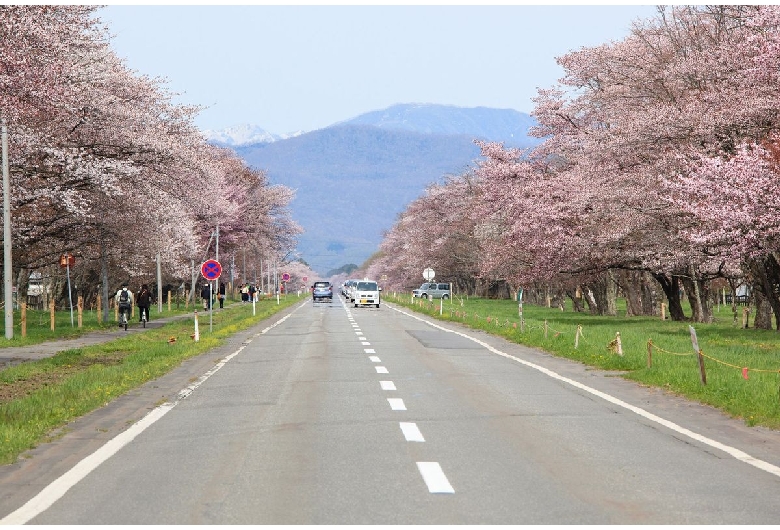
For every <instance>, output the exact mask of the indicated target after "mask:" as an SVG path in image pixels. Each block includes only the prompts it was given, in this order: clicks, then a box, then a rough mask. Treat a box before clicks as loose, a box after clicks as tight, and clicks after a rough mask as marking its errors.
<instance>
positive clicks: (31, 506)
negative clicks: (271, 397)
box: [0, 303, 305, 525]
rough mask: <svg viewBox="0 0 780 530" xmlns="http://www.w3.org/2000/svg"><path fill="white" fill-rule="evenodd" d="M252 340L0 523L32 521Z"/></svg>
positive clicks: (273, 325)
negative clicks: (174, 399)
mask: <svg viewBox="0 0 780 530" xmlns="http://www.w3.org/2000/svg"><path fill="white" fill-rule="evenodd" d="M304 305H305V303H304V304H301V305H300V306H298V307H297V308H295V309H294V310H293V311H292V312H291V313H290V314H288V315H286V316H285V317H283V318H281V319H279V320H277V321H276V322H275V323H274V324H272V325H270V326H268V327H267V328H265V329H264V330H262V331H261V332H260V333H256V334H255V335H254V336H258V335H262V334H264V333H266V332H267V331H269V330H271V329H273V328H275V327H276V326H278V325H279V324H281V323H282V322H284V321H285V320H287V319H288V318H290V317H291V316H292V315H293V313H295V312H296V311H298V309H300V308H301V307H303V306H304ZM251 341H252V339H249V340H247V341H246V342H245V343H244V344H243V345H242V346H241V347H240V348H239V349H237V350H236V351H234V352H233V353H231V354H230V355H228V356H227V357H225V358H224V359H222V360H221V361H220V362H219V363H217V364H216V365H215V366H214V368H212V369H211V370H209V371H208V372H206V373H205V374H204V375H202V376H201V377H200V378H199V379H198V380H197V381H196V382H194V383H193V384H191V385H189V386H188V387H186V388H184V389H183V390H181V391H179V394H178V396H177V397H176V401H174V402H173V403H163V404H162V405H160V406H158V407H156V408H154V409H152V411H151V412H149V414H147V415H146V416H144V417H143V418H141V420H140V421H138V422H136V423H134V424H133V425H131V426H130V428H128V429H127V430H126V431H123V432H121V433H120V434H118V435H116V436H115V437H113V438H112V439H111V440H109V441H108V442H106V443H105V444H104V445H103V446H101V447H100V448H99V449H98V450H97V451H95V452H94V453H92V454H91V455H89V456H87V457H85V458H84V459H83V460H81V461H80V462H79V463H78V464H76V465H75V466H73V467H72V468H71V469H70V470H68V471H66V472H65V474H63V475H62V476H61V477H60V478H58V479H56V480H55V481H54V482H52V483H51V484H49V485H48V486H46V487H45V488H43V490H41V492H40V493H38V495H36V496H35V497H33V498H32V499H30V500H29V501H27V503H25V504H24V506H22V507H21V508H19V509H18V510H16V511H14V512H12V513H10V514H8V515H6V516H5V517H4V518H2V519H0V525H22V524H25V523H27V522H28V521H30V520H31V519H32V518H33V517H35V516H37V515H38V514H40V513H43V512H44V511H45V510H46V509H48V508H49V507H50V506H51V505H52V504H54V503H55V502H57V501H58V500H59V499H60V498H62V496H63V495H65V494H66V493H67V492H68V490H69V489H70V488H72V487H73V486H75V485H76V484H78V483H79V482H80V481H81V480H82V479H83V478H84V477H86V476H87V475H88V474H89V473H90V472H91V471H92V470H94V469H95V468H96V467H98V466H99V465H100V464H102V463H103V462H105V461H106V460H108V459H109V458H111V456H112V455H114V454H116V453H117V452H118V451H119V450H120V449H121V448H122V447H124V446H125V445H127V444H128V443H130V442H131V441H133V439H134V438H135V437H136V436H138V435H139V434H141V433H142V432H143V431H145V430H146V429H147V428H148V427H149V426H151V425H152V424H154V423H155V422H156V421H157V420H159V419H160V418H162V417H163V416H165V415H166V414H167V413H168V412H169V411H170V410H171V409H173V407H175V406H176V405H178V404H179V403H180V402H181V401H182V400H183V399H185V398H187V396H189V395H190V394H192V392H193V391H194V390H195V389H196V388H198V387H199V386H200V385H202V384H203V383H204V382H205V381H206V380H207V379H208V378H209V377H211V376H212V375H214V374H215V373H217V371H219V369H220V368H222V367H223V366H225V364H227V363H228V361H230V360H231V359H233V357H235V356H236V355H238V354H239V353H241V351H242V350H243V349H244V348H245V347H246V346H247V344H249V343H250V342H251Z"/></svg>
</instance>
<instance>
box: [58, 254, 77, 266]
mask: <svg viewBox="0 0 780 530" xmlns="http://www.w3.org/2000/svg"><path fill="white" fill-rule="evenodd" d="M75 264H76V258H75V257H74V256H73V254H63V255H61V256H60V267H62V268H63V269H64V268H66V267H73V265H75Z"/></svg>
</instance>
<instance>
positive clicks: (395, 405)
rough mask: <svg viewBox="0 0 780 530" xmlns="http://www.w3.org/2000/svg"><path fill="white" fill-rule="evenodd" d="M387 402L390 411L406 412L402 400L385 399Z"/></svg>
mask: <svg viewBox="0 0 780 530" xmlns="http://www.w3.org/2000/svg"><path fill="white" fill-rule="evenodd" d="M387 402H388V403H390V409H391V410H406V405H404V400H403V399H401V398H387Z"/></svg>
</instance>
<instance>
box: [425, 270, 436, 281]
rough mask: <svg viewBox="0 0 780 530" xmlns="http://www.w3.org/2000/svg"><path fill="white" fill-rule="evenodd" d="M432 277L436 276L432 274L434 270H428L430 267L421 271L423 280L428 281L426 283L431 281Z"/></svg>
mask: <svg viewBox="0 0 780 530" xmlns="http://www.w3.org/2000/svg"><path fill="white" fill-rule="evenodd" d="M434 276H436V273H435V272H434V270H433V269H432V268H430V267H428V268H427V269H425V270H424V271H423V278H425V279H426V280H428V281H431V280H433V277H434Z"/></svg>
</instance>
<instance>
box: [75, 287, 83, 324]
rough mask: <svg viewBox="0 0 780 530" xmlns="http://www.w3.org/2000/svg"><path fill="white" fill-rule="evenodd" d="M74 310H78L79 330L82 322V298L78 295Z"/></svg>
mask: <svg viewBox="0 0 780 530" xmlns="http://www.w3.org/2000/svg"><path fill="white" fill-rule="evenodd" d="M76 308H77V309H78V327H79V328H81V326H82V324H83V322H84V316H83V315H84V297H83V296H81V295H79V298H78V301H77V302H76Z"/></svg>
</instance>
